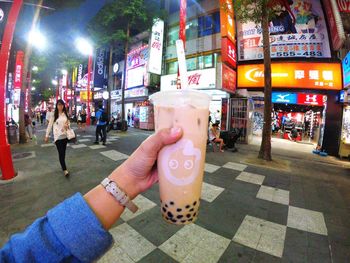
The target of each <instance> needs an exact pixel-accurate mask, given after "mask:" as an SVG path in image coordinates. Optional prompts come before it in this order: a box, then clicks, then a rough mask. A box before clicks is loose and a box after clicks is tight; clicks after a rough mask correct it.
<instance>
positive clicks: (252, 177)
mask: <svg viewBox="0 0 350 263" xmlns="http://www.w3.org/2000/svg"><path fill="white" fill-rule="evenodd" d="M264 179H265V176H263V175H260V174H253V173H247V172H241V173H240V174H239V175H238V176H237V177H236V180H240V181H243V182H247V183H251V184H258V185H262V183H263V181H264Z"/></svg>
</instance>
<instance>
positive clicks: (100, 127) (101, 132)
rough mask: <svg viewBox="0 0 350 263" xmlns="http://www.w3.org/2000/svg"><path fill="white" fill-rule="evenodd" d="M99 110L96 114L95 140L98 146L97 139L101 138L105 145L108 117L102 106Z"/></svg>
mask: <svg viewBox="0 0 350 263" xmlns="http://www.w3.org/2000/svg"><path fill="white" fill-rule="evenodd" d="M98 108H99V110H98V111H97V112H96V121H97V122H96V140H95V142H94V143H95V144H99V140H98V137H99V136H101V140H102V142H103V145H106V140H107V131H106V126H107V122H108V115H107V113H106V112H105V111H104V109H103V106H102V104H100V105H99V106H98Z"/></svg>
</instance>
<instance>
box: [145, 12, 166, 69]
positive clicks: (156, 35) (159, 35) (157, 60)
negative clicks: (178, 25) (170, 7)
mask: <svg viewBox="0 0 350 263" xmlns="http://www.w3.org/2000/svg"><path fill="white" fill-rule="evenodd" d="M163 37H164V21H163V20H160V19H158V20H157V21H156V22H155V23H154V25H153V27H152V36H151V45H150V54H149V62H148V72H150V73H154V74H158V75H161V73H162V56H163Z"/></svg>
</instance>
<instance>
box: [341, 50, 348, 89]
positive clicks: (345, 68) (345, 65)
mask: <svg viewBox="0 0 350 263" xmlns="http://www.w3.org/2000/svg"><path fill="white" fill-rule="evenodd" d="M342 66H343V80H344V88H348V87H349V86H350V52H349V53H348V54H347V55H346V57H345V58H344V59H343V61H342Z"/></svg>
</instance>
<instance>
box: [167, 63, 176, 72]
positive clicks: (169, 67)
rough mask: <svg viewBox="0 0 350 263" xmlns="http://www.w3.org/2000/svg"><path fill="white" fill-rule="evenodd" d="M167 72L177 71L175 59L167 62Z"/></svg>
mask: <svg viewBox="0 0 350 263" xmlns="http://www.w3.org/2000/svg"><path fill="white" fill-rule="evenodd" d="M166 68H167V74H175V73H177V61H174V62H170V63H167V67H166Z"/></svg>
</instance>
